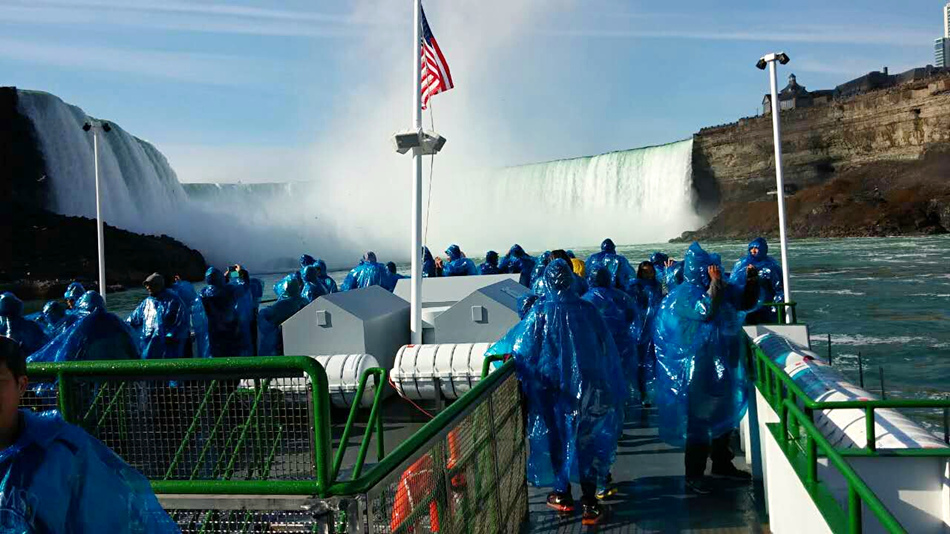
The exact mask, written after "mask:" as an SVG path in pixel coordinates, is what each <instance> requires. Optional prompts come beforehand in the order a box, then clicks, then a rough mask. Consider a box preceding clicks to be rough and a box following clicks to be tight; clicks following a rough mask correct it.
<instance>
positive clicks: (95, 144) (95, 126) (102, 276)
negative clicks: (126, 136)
mask: <svg viewBox="0 0 950 534" xmlns="http://www.w3.org/2000/svg"><path fill="white" fill-rule="evenodd" d="M82 129H83V131H84V132H88V131H90V130H91V131H92V154H93V160H94V161H95V168H96V238H97V241H98V248H99V294H100V295H102V300H103V301H105V299H106V243H105V239H104V238H103V235H102V205H101V203H100V202H99V130H102V131H103V132H105V133H109V132H111V131H112V126H110V125H109V123H108V122H102V121H92V122H87V123H85V124H83V125H82Z"/></svg>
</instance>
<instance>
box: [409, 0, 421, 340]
mask: <svg viewBox="0 0 950 534" xmlns="http://www.w3.org/2000/svg"><path fill="white" fill-rule="evenodd" d="M413 5H414V7H415V12H414V13H413V17H412V18H413V24H414V25H413V31H412V34H413V36H412V66H413V68H412V88H413V89H412V121H413V122H412V125H413V129H414V130H415V131H416V132H420V131H421V130H422V80H421V75H422V62H421V58H420V50H419V46H420V44H419V43H420V41H421V39H422V35H421V31H422V21H421V20H420V14H421V13H422V0H413ZM410 252H411V255H410V258H412V273H411V274H412V276H411V278H410V279H409V288H410V300H409V304H410V308H409V331H410V343H412V344H414V345H421V344H422V151H421V150H419V149H418V148H414V149H412V250H411V251H410Z"/></svg>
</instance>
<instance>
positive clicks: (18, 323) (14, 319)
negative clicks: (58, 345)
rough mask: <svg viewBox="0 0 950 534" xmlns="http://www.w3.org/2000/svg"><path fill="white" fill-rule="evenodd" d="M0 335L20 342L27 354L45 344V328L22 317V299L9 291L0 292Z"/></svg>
mask: <svg viewBox="0 0 950 534" xmlns="http://www.w3.org/2000/svg"><path fill="white" fill-rule="evenodd" d="M0 336H3V337H8V338H10V339H13V340H14V341H17V342H19V343H20V345H21V346H22V347H23V351H24V352H26V353H27V354H30V353H31V352H33V351H35V350H37V349H39V348H40V347H42V346H43V345H44V344H46V341H47V336H46V330H44V329H43V327H42V326H40V325H38V324H36V323H35V322H33V321H31V320H29V319H27V318H26V317H23V301H21V300H20V299H18V298H17V297H16V295H14V294H13V293H10V292H9V291H7V292H5V293H3V294H0Z"/></svg>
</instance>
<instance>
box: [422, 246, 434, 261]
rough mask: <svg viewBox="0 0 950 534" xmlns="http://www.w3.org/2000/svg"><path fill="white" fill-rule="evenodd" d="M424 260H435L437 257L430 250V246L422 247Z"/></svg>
mask: <svg viewBox="0 0 950 534" xmlns="http://www.w3.org/2000/svg"><path fill="white" fill-rule="evenodd" d="M422 261H435V258H433V257H432V253H431V252H429V247H422Z"/></svg>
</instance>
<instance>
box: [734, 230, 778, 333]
mask: <svg viewBox="0 0 950 534" xmlns="http://www.w3.org/2000/svg"><path fill="white" fill-rule="evenodd" d="M753 248H755V249H758V250H757V253H756V254H755V255H754V256H753V254H752V249H753ZM748 250H749V253H748V254H746V255H745V257H743V258H742V259H740V260H739V261H737V262H736V263H735V265H733V266H732V273H731V274H730V276H729V283H730V284H734V285H736V286H739V287H745V285H746V281H747V279H748V273H747V272H746V269H747V268H748V267H749V266H750V265H751V266H753V267H755V268H756V270H757V271H758V285H759V288H758V289H759V296H758V302H757V304H756V306H755V308H753V309H752V310H749V312H748V314H747V319H746V322H747V323H750V324H752V323H770V322H775V321H776V320H777V319H778V314H777V313H776V312H775V311H774V310H773V309H772V308H766V307H764V306H763V304H764V303H767V302H784V301H785V286H784V284H783V281H782V266H781V265H779V263H778V262H777V261H775V259H773V258H772V257H771V256H769V244H768V243H767V242H766V241H765V238H763V237H757V238H755V239H753V240H752V242H751V243H749V248H748Z"/></svg>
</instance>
